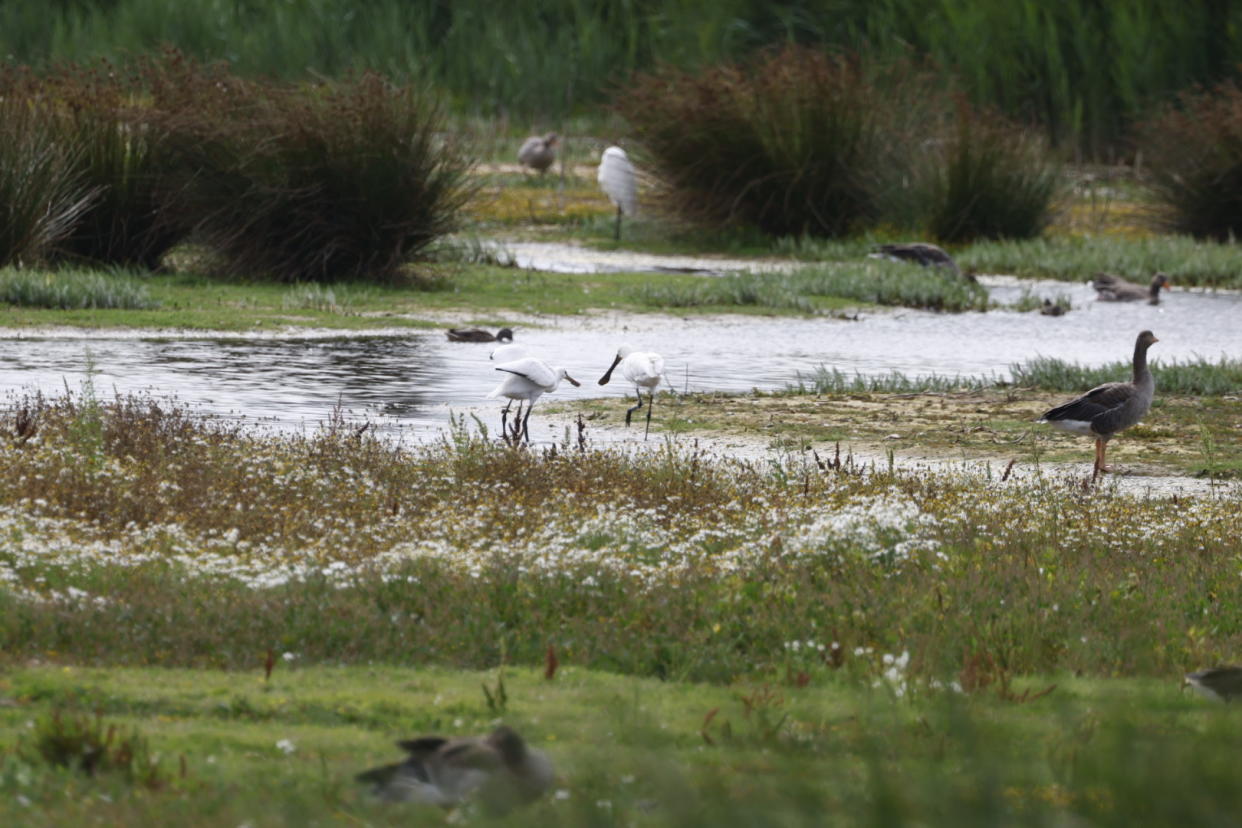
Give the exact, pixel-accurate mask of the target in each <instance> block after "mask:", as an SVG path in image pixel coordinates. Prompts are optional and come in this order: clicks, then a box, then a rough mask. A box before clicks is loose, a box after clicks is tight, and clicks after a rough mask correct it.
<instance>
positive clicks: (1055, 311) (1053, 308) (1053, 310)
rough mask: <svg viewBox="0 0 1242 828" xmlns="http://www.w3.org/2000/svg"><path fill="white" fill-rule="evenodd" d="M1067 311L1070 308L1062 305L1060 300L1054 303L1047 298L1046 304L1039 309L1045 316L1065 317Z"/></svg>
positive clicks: (1045, 298)
mask: <svg viewBox="0 0 1242 828" xmlns="http://www.w3.org/2000/svg"><path fill="white" fill-rule="evenodd" d="M1067 310H1069V308H1068V307H1067V306H1066V305H1062V304H1061V302H1060V300H1057V301H1056V302H1054V301H1052V300H1051V299H1049V298H1047V297H1044V304H1043V305H1041V306H1040V308H1039V312H1040V313H1041V314H1042V315H1044V316H1064V315H1065V312H1066V311H1067Z"/></svg>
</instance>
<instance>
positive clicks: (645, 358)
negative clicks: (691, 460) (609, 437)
mask: <svg viewBox="0 0 1242 828" xmlns="http://www.w3.org/2000/svg"><path fill="white" fill-rule="evenodd" d="M618 365H620V366H621V376H623V377H625V378H626V379H627V380H629V381H630V382H632V383H633V384H634V389H635V393H637V394H638V405H636V406H634V407H633V408H629V409H626V412H625V424H626V425H627V426H628V425H629V424H630V418H631V417H633V416H634V412H635V411H637V410H638V409H640V408H642V407H643V389H644V388H646V389H647V428H646V429H645V430H644V431H643V439H644V440H646V439H647V435H648V434H650V433H651V409H652V408H653V407H654V406H655V391H656V388H657V387H659V385H660V380H661V379H662V378H663V376H664V357H662V356H660V355H659V354H657V353H655V352H653V351H635V350H634V349H633V348H632V347H630V346H629V345H622V346H621V347H620V348H618V349H617V356H616V357H615V358H614V359H613V361H612V365H610V366H608V370H607V371H605V372H604V375H603V376H602V377H600V378H599V384H600V385H607V384H608V381H609V380H611V379H612V372H613V371H614V370H616V368H617V366H618Z"/></svg>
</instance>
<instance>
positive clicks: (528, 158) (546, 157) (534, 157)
mask: <svg viewBox="0 0 1242 828" xmlns="http://www.w3.org/2000/svg"><path fill="white" fill-rule="evenodd" d="M560 141H561V137H560V136H559V135H557V134H556V133H555V132H549V133H548V134H547V135H544V136H542V137H540V136H538V135H532V136H531V137H529V138H527V139H526V140H525V141H523V142H522V147H521V149H519V150H518V155H517V157H518V161H519V162H520V163H521V164H522V165H523V166H526V167H530V168H531V169H532V170H535V171H536V172H538V173H539V174H540V175H543V174H544V173H546V172H547V171H548V168H549V167H551V166H552V164H553V163H554V162H555V161H556V145H557V144H559V143H560Z"/></svg>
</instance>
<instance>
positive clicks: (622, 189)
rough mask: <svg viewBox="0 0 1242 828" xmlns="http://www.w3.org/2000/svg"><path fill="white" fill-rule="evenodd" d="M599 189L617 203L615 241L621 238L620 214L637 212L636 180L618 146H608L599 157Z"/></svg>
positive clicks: (631, 165) (626, 156)
mask: <svg viewBox="0 0 1242 828" xmlns="http://www.w3.org/2000/svg"><path fill="white" fill-rule="evenodd" d="M596 177H597V178H598V179H599V186H600V189H602V190H603V191H604V194H605V195H606V196H608V198H609V200H611V201H612V203H613V204H615V205H617V230H616V238H617V241H620V240H621V215H622V213H624V214H625V215H627V216H633V215H635V214H637V213H638V182H637V179H636V176H635V174H634V165H633V164H631V163H630V157H629V156H628V155H626V154H625V150H623V149H621V148H620V147H609V148H608V149H606V150H604V154H603V155H602V156H600V159H599V172H598V173H597V174H596Z"/></svg>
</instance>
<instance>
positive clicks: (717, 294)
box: [633, 259, 987, 313]
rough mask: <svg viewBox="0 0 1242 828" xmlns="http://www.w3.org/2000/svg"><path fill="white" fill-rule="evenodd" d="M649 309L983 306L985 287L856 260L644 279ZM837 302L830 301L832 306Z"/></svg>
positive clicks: (640, 294) (641, 292) (938, 273)
mask: <svg viewBox="0 0 1242 828" xmlns="http://www.w3.org/2000/svg"><path fill="white" fill-rule="evenodd" d="M633 295H634V296H635V298H637V299H638V300H639V301H641V302H642V303H644V304H647V305H649V306H653V307H669V308H692V307H698V306H704V305H708V306H716V307H729V306H738V307H747V306H753V307H764V308H773V309H787V310H796V311H801V312H803V313H811V312H813V311H815V310H817V309H819V308H820V307H822V304H821V301H822V298H823V297H832V298H834V299H837V300H842V299H844V300H853V301H855V302H863V303H865V304H869V305H900V306H905V307H915V308H930V309H935V310H946V311H965V310H983V309H984V308H986V307H987V291H986V290H984V289H983V288H981V287H979V286H978V285H976V284H973V283H971V282H969V281H967V280H965V279H963V278H961V277H960V276H957V275H956V274H949V273H945V272H944V271H942V270H937V269H935V268H931V269H924V268H912V267H910V266H909V265H906V264H901V263H890V262H880V261H876V260H868V259H862V260H861V261H859V262H857V263H855V264H853V265H852V266H849V267H842V266H828V267H804V268H801V269H799V270H796V271H793V272H791V273H766V274H765V273H739V274H729V275H727V276H721V277H717V278H712V279H700V280H698V281H696V282H693V283H690V284H688V285H687V284H680V285H679V284H666V283H664V282H663V281H661V282H659V283H656V282H648V283H647V284H644V285H642V286H641V287H639V288H638V289H637V290H636V291H635V292H634V294H633ZM843 304H845V303H842V302H840V301H838V302H836V303H835V305H836V306H837V307H841V306H842V305H843Z"/></svg>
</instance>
